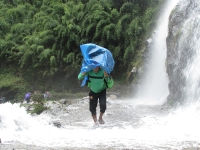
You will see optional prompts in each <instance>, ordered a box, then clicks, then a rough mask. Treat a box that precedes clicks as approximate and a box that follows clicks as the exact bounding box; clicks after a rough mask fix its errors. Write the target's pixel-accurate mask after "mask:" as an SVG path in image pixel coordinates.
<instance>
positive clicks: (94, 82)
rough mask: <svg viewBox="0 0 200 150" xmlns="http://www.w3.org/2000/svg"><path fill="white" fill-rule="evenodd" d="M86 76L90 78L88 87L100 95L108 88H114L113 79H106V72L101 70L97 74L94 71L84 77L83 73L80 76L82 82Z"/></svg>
mask: <svg viewBox="0 0 200 150" xmlns="http://www.w3.org/2000/svg"><path fill="white" fill-rule="evenodd" d="M85 76H88V77H89V82H88V87H89V88H90V89H91V90H92V91H93V92H94V93H99V92H101V91H103V90H104V89H106V88H111V87H112V86H113V83H114V81H113V79H112V78H111V77H104V71H103V70H102V69H99V71H98V72H97V73H95V72H94V71H93V70H91V71H89V72H87V73H86V74H85V75H84V76H83V75H82V73H80V74H79V75H78V79H79V80H82V79H84V77H85Z"/></svg>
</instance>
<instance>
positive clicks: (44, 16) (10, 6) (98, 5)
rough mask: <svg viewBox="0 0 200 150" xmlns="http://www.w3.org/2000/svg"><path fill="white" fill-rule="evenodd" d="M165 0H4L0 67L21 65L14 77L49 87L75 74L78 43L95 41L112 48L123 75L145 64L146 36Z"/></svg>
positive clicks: (0, 3)
mask: <svg viewBox="0 0 200 150" xmlns="http://www.w3.org/2000/svg"><path fill="white" fill-rule="evenodd" d="M160 1H162V0H59V1H58V0H1V1H0V35H1V36H0V68H1V69H3V68H14V70H16V73H17V75H18V77H16V78H13V79H12V80H14V83H16V82H20V80H21V78H23V79H24V80H26V81H28V82H29V83H30V84H31V85H32V86H34V85H35V84H36V83H37V84H39V88H41V89H45V88H47V87H44V84H45V83H46V82H48V83H49V81H52V80H54V78H55V77H58V76H59V77H62V78H64V77H65V78H69V77H72V79H76V78H77V74H78V73H79V71H80V67H81V61H82V55H81V53H80V49H79V46H80V45H81V44H84V43H96V44H98V45H100V46H103V47H106V48H108V49H109V50H111V52H112V54H113V56H114V59H115V62H116V65H115V69H114V72H113V76H115V75H117V74H118V73H119V72H124V74H121V73H120V75H122V76H123V75H125V74H126V73H127V72H128V71H129V70H130V69H131V68H132V67H138V66H139V65H140V62H141V57H142V50H143V45H144V42H143V40H144V37H145V36H146V33H147V31H148V30H149V29H150V28H151V27H152V26H153V25H154V16H155V13H156V12H157V6H158V4H160ZM8 76H9V74H8ZM10 82H12V81H10ZM73 83H74V82H73ZM75 83H76V82H75ZM4 84H5V83H4ZM7 84H10V83H7ZM40 84H43V85H40ZM68 84H71V82H69V83H68ZM2 86H4V85H0V87H2Z"/></svg>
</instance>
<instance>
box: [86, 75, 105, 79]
mask: <svg viewBox="0 0 200 150" xmlns="http://www.w3.org/2000/svg"><path fill="white" fill-rule="evenodd" d="M88 77H89V78H94V79H103V78H104V77H96V76H88Z"/></svg>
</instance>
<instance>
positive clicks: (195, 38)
mask: <svg viewBox="0 0 200 150" xmlns="http://www.w3.org/2000/svg"><path fill="white" fill-rule="evenodd" d="M199 29H200V14H198V15H194V16H193V17H192V18H190V19H189V20H188V21H187V22H186V23H185V26H184V27H183V29H182V36H181V39H180V44H185V42H187V44H188V45H189V47H190V51H191V52H193V55H192V57H191V58H189V59H188V63H187V66H186V68H185V69H184V71H183V73H184V74H183V75H184V76H185V79H186V86H185V89H184V91H185V94H186V99H187V102H188V103H191V102H195V101H199V100H200V71H199V69H200V32H199ZM191 31H192V32H191ZM187 37H190V38H189V39H188V38H187ZM186 40H187V41H186Z"/></svg>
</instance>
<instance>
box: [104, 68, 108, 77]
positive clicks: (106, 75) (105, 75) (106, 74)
mask: <svg viewBox="0 0 200 150" xmlns="http://www.w3.org/2000/svg"><path fill="white" fill-rule="evenodd" d="M104 77H105V78H107V77H108V73H107V72H106V71H105V70H104Z"/></svg>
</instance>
